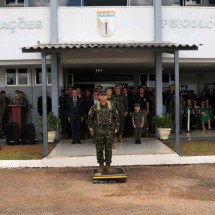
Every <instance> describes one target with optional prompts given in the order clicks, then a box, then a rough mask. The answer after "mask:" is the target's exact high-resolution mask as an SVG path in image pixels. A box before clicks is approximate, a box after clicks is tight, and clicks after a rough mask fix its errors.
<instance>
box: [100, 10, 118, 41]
mask: <svg viewBox="0 0 215 215" xmlns="http://www.w3.org/2000/svg"><path fill="white" fill-rule="evenodd" d="M97 30H98V33H99V34H100V35H101V36H103V37H110V36H112V35H113V34H114V33H115V31H116V21H115V11H97Z"/></svg>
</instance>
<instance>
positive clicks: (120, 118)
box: [117, 116, 125, 135]
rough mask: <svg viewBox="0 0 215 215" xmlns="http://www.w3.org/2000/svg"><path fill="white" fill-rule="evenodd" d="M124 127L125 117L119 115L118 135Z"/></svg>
mask: <svg viewBox="0 0 215 215" xmlns="http://www.w3.org/2000/svg"><path fill="white" fill-rule="evenodd" d="M124 127H125V117H124V116H120V117H119V131H118V133H117V134H118V135H123V133H124Z"/></svg>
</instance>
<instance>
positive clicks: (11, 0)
mask: <svg viewBox="0 0 215 215" xmlns="http://www.w3.org/2000/svg"><path fill="white" fill-rule="evenodd" d="M24 3H25V0H6V5H24Z"/></svg>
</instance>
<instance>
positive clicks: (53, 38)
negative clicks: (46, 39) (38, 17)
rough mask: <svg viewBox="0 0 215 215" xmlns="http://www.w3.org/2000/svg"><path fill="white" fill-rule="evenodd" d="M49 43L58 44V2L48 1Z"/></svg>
mask: <svg viewBox="0 0 215 215" xmlns="http://www.w3.org/2000/svg"><path fill="white" fill-rule="evenodd" d="M50 42H51V43H57V42H58V0H51V1H50Z"/></svg>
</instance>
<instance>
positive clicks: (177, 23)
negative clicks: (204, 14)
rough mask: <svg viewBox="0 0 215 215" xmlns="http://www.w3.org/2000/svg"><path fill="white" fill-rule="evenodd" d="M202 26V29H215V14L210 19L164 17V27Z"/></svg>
mask: <svg viewBox="0 0 215 215" xmlns="http://www.w3.org/2000/svg"><path fill="white" fill-rule="evenodd" d="M165 27H170V28H191V29H192V28H200V29H204V28H205V29H214V28H215V16H211V17H210V18H209V19H207V20H206V19H201V18H200V19H189V18H188V19H180V18H179V19H164V20H163V28H165Z"/></svg>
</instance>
